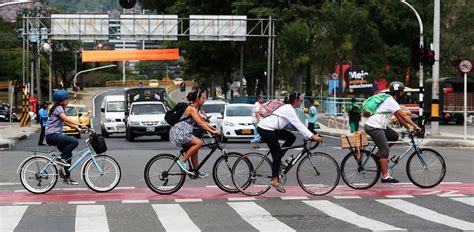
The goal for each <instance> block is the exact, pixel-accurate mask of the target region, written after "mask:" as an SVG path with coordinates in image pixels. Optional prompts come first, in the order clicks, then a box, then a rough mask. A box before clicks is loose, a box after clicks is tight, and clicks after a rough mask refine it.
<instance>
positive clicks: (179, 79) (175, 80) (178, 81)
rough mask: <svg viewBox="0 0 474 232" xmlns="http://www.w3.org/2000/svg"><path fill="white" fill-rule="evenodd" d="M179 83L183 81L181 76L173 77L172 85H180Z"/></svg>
mask: <svg viewBox="0 0 474 232" xmlns="http://www.w3.org/2000/svg"><path fill="white" fill-rule="evenodd" d="M181 83H183V78H179V77H178V78H175V79H173V85H180V84H181Z"/></svg>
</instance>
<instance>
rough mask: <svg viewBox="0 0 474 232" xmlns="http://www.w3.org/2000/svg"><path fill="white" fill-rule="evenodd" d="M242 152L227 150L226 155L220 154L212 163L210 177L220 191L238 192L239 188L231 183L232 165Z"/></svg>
mask: <svg viewBox="0 0 474 232" xmlns="http://www.w3.org/2000/svg"><path fill="white" fill-rule="evenodd" d="M241 156H242V154H240V153H238V152H229V153H227V156H226V155H222V156H221V157H219V158H218V159H217V160H216V163H214V167H213V169H212V177H213V178H214V182H215V183H216V185H217V187H219V188H220V189H221V190H222V191H224V192H228V193H238V192H239V190H238V189H237V188H236V187H235V186H234V183H232V166H234V163H235V161H236V160H237V159H238V158H240V157H241Z"/></svg>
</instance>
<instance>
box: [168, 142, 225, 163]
mask: <svg viewBox="0 0 474 232" xmlns="http://www.w3.org/2000/svg"><path fill="white" fill-rule="evenodd" d="M202 147H208V148H209V149H211V151H210V152H209V154H207V155H206V157H204V159H203V160H202V161H201V163H199V165H198V167H197V168H196V169H194V167H193V166H192V162H191V161H190V160H188V163H189V164H191V166H190V167H191V168H192V169H194V170H196V171H199V169H201V167H202V166H203V165H204V164H205V163H206V161H207V160H208V159H209V158H210V157H211V156H212V154H214V152H215V151H216V150H220V151H221V152H222V154H223V155H226V154H227V152H226V151H225V150H224V149H223V148H222V147H221V145H220V144H219V142H218V141H217V137H214V142H211V143H207V144H204V145H202ZM184 153H185V151H184V150H180V151H179V154H180V155H179V157H181V156H184ZM179 157H177V158H176V159H179ZM170 169H171V167H170Z"/></svg>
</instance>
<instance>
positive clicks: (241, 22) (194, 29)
mask: <svg viewBox="0 0 474 232" xmlns="http://www.w3.org/2000/svg"><path fill="white" fill-rule="evenodd" d="M246 38H247V16H245V15H190V16H189V40H194V41H196V40H199V41H245V40H246Z"/></svg>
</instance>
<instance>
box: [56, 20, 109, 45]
mask: <svg viewBox="0 0 474 232" xmlns="http://www.w3.org/2000/svg"><path fill="white" fill-rule="evenodd" d="M51 38H52V39H53V40H82V41H84V42H93V41H95V40H108V39H109V15H107V14H52V15H51Z"/></svg>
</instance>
